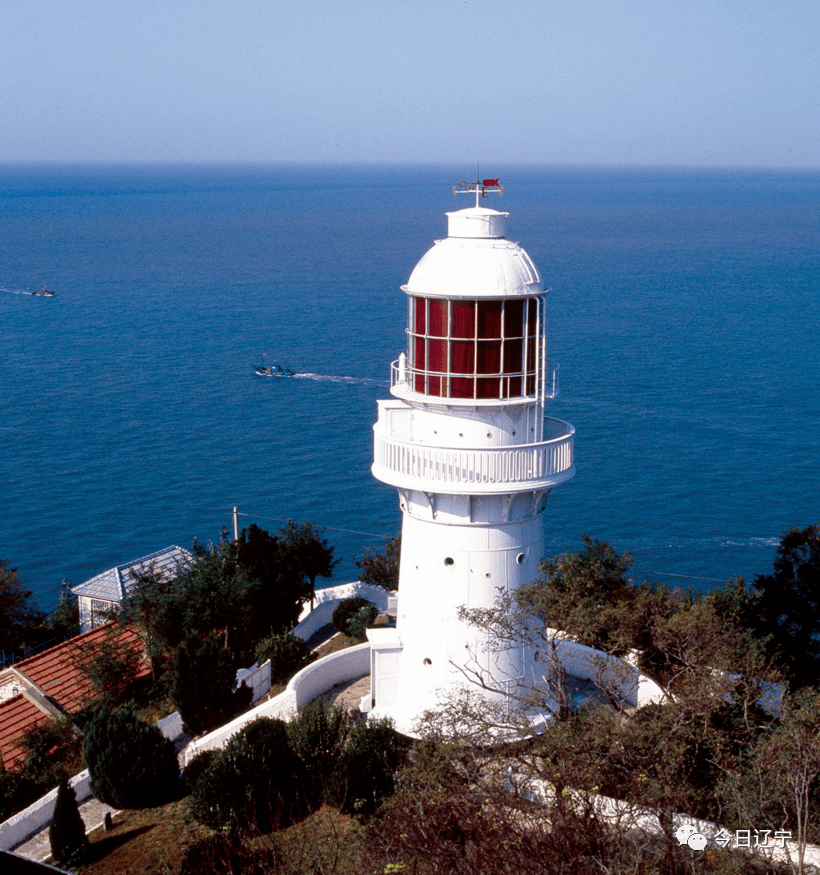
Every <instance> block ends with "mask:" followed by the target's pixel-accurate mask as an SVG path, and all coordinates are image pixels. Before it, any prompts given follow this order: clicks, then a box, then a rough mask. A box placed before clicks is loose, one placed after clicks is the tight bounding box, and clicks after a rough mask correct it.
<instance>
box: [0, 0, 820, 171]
mask: <svg viewBox="0 0 820 875" xmlns="http://www.w3.org/2000/svg"><path fill="white" fill-rule="evenodd" d="M0 45H2V49H0V161H28V160H41V161H53V160H58V161H60V160H63V161H81V160H85V161H101V160H102V161H344V162H349V161H361V162H368V161H390V162H401V161H418V162H428V161H429V162H436V161H446V162H459V163H463V162H464V161H468V162H473V161H481V164H482V166H490V164H492V163H494V162H504V163H519V162H538V163H547V164H552V163H572V164H588V163H596V164H673V165H743V166H786V167H788V166H818V164H820V159H818V155H819V154H820V149H819V148H818V147H819V146H820V51H819V50H818V46H819V45H820V3H818V2H817V0H778V2H777V3H775V2H771V0H765V2H764V0H683V2H682V0H561V2H556V0H541V2H534V0H496V2H489V0H412V2H410V0H356V2H345V0H298V2H297V0H292V2H287V3H285V2H281V0H231V2H227V0H225V2H220V0H201V2H193V0H162V2H155V0H116V2H114V0H2V2H1V3H0Z"/></svg>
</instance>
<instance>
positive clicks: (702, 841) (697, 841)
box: [686, 832, 706, 851]
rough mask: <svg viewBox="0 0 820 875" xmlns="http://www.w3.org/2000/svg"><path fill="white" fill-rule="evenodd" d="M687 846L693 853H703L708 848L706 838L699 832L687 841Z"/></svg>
mask: <svg viewBox="0 0 820 875" xmlns="http://www.w3.org/2000/svg"><path fill="white" fill-rule="evenodd" d="M686 844H687V845H689V847H690V848H691V849H692V850H693V851H702V850H703V849H704V848H705V847H706V836H705V835H701V834H700V833H699V832H693V833H692V835H690V836H689V838H688V839H687V840H686Z"/></svg>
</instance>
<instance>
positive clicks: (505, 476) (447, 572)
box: [369, 203, 637, 731]
mask: <svg viewBox="0 0 820 875" xmlns="http://www.w3.org/2000/svg"><path fill="white" fill-rule="evenodd" d="M506 218H507V214H505V213H500V212H498V211H496V210H489V209H486V208H483V207H480V206H478V203H476V206H475V207H472V208H469V209H466V210H459V211H457V212H453V213H448V221H449V226H448V231H449V236H448V237H447V238H446V239H445V240H439V241H437V242H436V244H435V245H434V246H433V247H432V248H431V249H430V250H428V252H427V253H426V254H425V255H424V256H423V257H422V258H421V260H420V261H419V263H418V264H417V265H416V267H415V268H414V269H413V271H412V273H411V275H410V279H409V280H408V282H407V284H406V285H405V286H403V287H402V290H403V291H404V292H405V293H406V294H407V295H408V296H409V297H410V298H411V301H410V305H409V307H408V319H409V322H408V337H409V338H410V343H411V345H410V346H409V347H408V350H407V358H408V361H409V362H410V363H411V365H412V366H411V367H409V368H407V367H405V371H406V372H407V373H408V374H409V373H410V371H412V370H413V368H415V369H416V370H415V371H414V373H415V374H416V376H415V377H413V376H408V377H407V378H405V379H404V380H401V379H399V376H400V375H399V374H398V371H396V374H397V377H396V380H397V382H395V383H394V385H393V386H392V388H391V394H392V396H393V398H392V399H389V400H385V401H380V402H379V415H378V421H377V423H376V425H375V426H374V462H373V466H372V472H373V475H374V476H375V477H376V478H377V479H379V480H381V481H382V482H384V483H388V484H390V485H392V486H395V487H396V488H397V489H398V491H399V504H400V507H401V510H402V515H403V521H402V547H401V566H400V568H401V570H400V579H399V593H400V597H399V603H398V614H397V621H396V625H397V630H396V632H395V634H394V640H393V641H392V642H388V641H387V640H386V639H385V640H384V641H380V640H379V638H378V635H375V636H374V635H371V636H369V637H370V639H371V641H372V643H373V647H374V656H373V661H372V671H373V677H372V690H371V698H372V699H373V700H375V704H374V708H373V711H374V712H375V713H376V714H378V715H380V716H381V715H386V716H390V717H392V718H393V719H394V720H395V721H396V725H397V726H398V727H399V728H400V729H401V730H403V731H409V730H411V729H412V727H413V726H415V725H416V723H417V721H418V717H419V716H420V715H421V713H422V712H423V711H424V710H427V709H429V708H433V707H435V706H436V704H437V703H438V702H440V701H441V700H442V699H444V698H446V697H447V696H448V694H450V693H455V692H456V691H457V690H458V689H459V688H461V687H463V686H465V685H467V684H470V683H471V677H472V678H475V675H476V673H479V674H481V675H482V676H483V678H484V679H485V680H486V681H487V682H488V683H490V685H491V686H493V687H494V688H496V689H500V690H506V691H507V692H510V691H512V689H513V688H514V687H515V686H517V685H518V684H519V683H521V682H522V681H523V680H524V679H525V678H527V677H530V676H533V675H534V674H535V669H536V666H535V665H534V664H533V661H532V660H533V653H531V652H529V651H527V652H525V650H524V648H523V647H522V648H520V649H515V650H510V651H508V652H503V653H499V652H498V651H497V650H496V649H494V648H492V647H491V646H489V645H490V642H489V641H488V640H487V638H486V636H485V635H484V634H483V633H481V632H480V631H479V630H477V629H476V628H474V627H471V626H468V625H467V624H466V623H463V622H462V621H461V620H459V618H458V612H459V609H460V608H461V607H462V606H466V607H467V608H490V607H492V606H493V604H494V602H495V600H496V598H497V596H498V594H499V592H504V593H511V592H514V591H515V590H516V589H518V587H520V586H521V585H522V584H523V583H526V582H529V581H531V580H533V578H534V577H535V575H536V573H537V562H538V560H539V559H540V558H541V556H542V554H543V520H542V513H543V512H544V509H545V505H546V499H547V495H548V494H549V491H550V490H551V489H552V488H553V487H554V486H556V485H558V484H560V483H563V482H565V481H567V480H569V479H571V478H572V477H573V476H574V473H575V468H574V457H573V453H574V446H573V440H574V432H575V429H574V428H573V427H572V426H571V425H570V424H569V423H566V422H563V421H561V420H556V419H548V420H546V426H545V417H544V412H545V411H544V404H545V400H546V398H547V391H546V375H547V371H548V362H547V359H546V350H547V338H546V328H545V318H544V287H543V284H542V282H541V277H540V275H539V273H538V270H537V268H536V266H535V265H534V264H533V262H532V259H531V258H530V257H529V255H527V253H526V252H525V251H524V250H523V249H522V248H521V247H520V246H519V245H518V244H517V243H512V242H510V241H508V240H506V239H504V237H503V234H504V231H505V223H506ZM522 297H526V298H528V299H530V300H531V301H532V302H533V304H534V306H535V313H536V316H535V318H534V319H533V317H532V316H530V315H528V314H530V313H532V312H533V311H532V305H531V304H528V305H527V306H526V308H524V309H523V310H522V308H521V307H520V306H517V305H516V306H512V305H511V304H510V305H509V306H508V303H504V302H507V301H508V299H517V298H522ZM413 298H417V299H424V298H428V299H429V298H433V299H439V300H441V301H475V302H476V304H475V308H474V309H473V310H472V313H473V316H472V322H469V324H468V322H463V323H459V321H458V320H459V319H466V317H465V316H463V315H462V316H457V315H455V314H456V313H462V314H463V313H469V312H471V311H470V308H469V307H467V308H464V307H463V306H462V307H461V309H459V310H456V309H455V308H454V307H451V306H444V305H441V306H439V305H436V309H435V311H434V310H433V309H432V306H433V305H432V304H431V303H429V302H422V304H423V306H421V307H420V306H419V304H418V302H414V301H413V300H412V299H413ZM488 299H489V300H497V301H501V302H502V304H501V305H500V306H499V307H498V309H497V312H498V314H499V317H498V318H499V319H500V325H499V326H498V327H495V326H494V327H493V328H492V329H490V327H489V326H490V324H492V322H491V317H490V315H489V314H490V313H493V312H495V311H494V310H492V309H490V308H489V306H488V304H487V303H486V302H487V300H488ZM482 301H483V302H484V303H482ZM434 312H435V314H436V316H435V321H434V316H433V314H434ZM482 313H483V314H485V315H484V316H482ZM516 313H518V314H523V315H519V316H516V315H515V314H516ZM508 316H509V318H510V319H511V320H513V321H512V322H510V323H509V325H510V328H511V329H512V332H511V333H507V331H506V326H507V322H506V319H507V318H508ZM482 318H484V319H487V320H490V321H489V322H488V323H487V327H486V328H485V329H482V328H481V325H482V324H484V323H482V322H481V319H482ZM492 318H495V317H492ZM516 319H523V322H522V323H521V327H520V328H518V327H516V328H514V329H513V328H512V326H513V325H515V324H516V323H515V320H516ZM439 320H440V321H439ZM468 321H469V320H468ZM417 323H418V324H417ZM524 326H526V327H524ZM530 329H532V330H534V331H535V334H532V333H531V330H530ZM482 331H484V332H485V333H482ZM462 338H466V339H467V342H468V343H469V342H472V343H473V344H474V347H473V348H474V352H473V353H472V355H468V354H467V352H466V350H465V348H464V347H463V346H458V344H463V342H464V341H463V340H462ZM495 338H499V339H498V340H496V339H495ZM501 338H504V340H503V346H502V343H501V340H500V339H501ZM485 341H486V342H488V343H493V344H494V346H492V347H489V346H488V347H486V348H485V349H486V350H495V349H496V348H497V349H498V356H499V360H498V363H497V364H495V365H494V367H495V368H496V369H498V370H497V371H495V370H494V371H492V373H496V372H497V373H499V374H500V373H507V371H505V370H504V368H503V367H502V358H503V357H504V356H509V357H510V358H509V359H504V363H505V367H506V364H507V363H510V362H513V363H515V362H520V366H521V367H522V368H523V370H522V371H521V373H522V374H524V375H525V378H524V379H523V380H522V382H521V383H520V384H519V385H520V389H521V390H522V391H525V392H527V394H526V396H520V395H518V394H517V393H512V392H511V391H510V392H508V393H507V394H509V395H510V397H506V395H504V389H503V382H502V383H499V397H495V398H493V399H488V398H479V397H478V396H479V395H480V394H481V393H480V392H479V391H478V387H479V386H480V385H485V384H483V383H481V381H482V379H485V378H486V376H487V374H488V373H489V372H488V371H487V370H486V368H487V367H488V366H489V361H490V358H486V359H482V356H481V355H480V354H479V353H480V350H481V344H482V343H483V342H485ZM530 343H532V346H528V344H530ZM419 349H426V350H427V352H425V353H424V355H422V353H421V352H418V353H417V350H419ZM432 350H435V352H432ZM448 350H451V352H448ZM456 351H459V355H460V356H462V355H463V361H464V362H469V361H472V362H473V364H472V365H471V367H473V368H475V369H476V370H475V372H473V373H470V372H469V371H468V372H467V373H461V372H459V374H458V375H454V379H458V380H461V381H462V382H463V384H464V385H463V386H461V384H459V386H460V388H459V389H458V390H456V389H454V388H453V385H454V384H451V383H450V382H447V383H442V382H440V381H441V380H444V379H445V376H444V375H445V374H446V375H450V371H449V367H450V365H448V364H447V362H446V361H444V360H443V359H442V356H443V357H444V358H446V357H447V356H449V355H451V353H452V354H453V355H455V353H456ZM522 351H523V352H522ZM530 353H531V354H530ZM494 354H495V353H493V355H494ZM434 355H435V356H436V358H435V360H434V359H433V358H432V357H433V356H434ZM488 355H489V353H488ZM417 359H418V362H420V363H421V364H418V363H417ZM439 359H442V360H441V361H440V360H439ZM482 361H484V365H483V367H484V368H485V370H483V371H482V370H480V368H481V367H482V364H481V363H482ZM552 370H553V369H552V366H551V365H550V366H549V371H550V373H551V372H552ZM513 372H516V373H517V368H516V369H513V371H510V373H513ZM449 379H450V377H449V376H447V380H449ZM408 381H413V385H412V386H411V385H410V382H408ZM527 384H531V385H532V389H530V390H528V389H527V388H526V386H527ZM512 385H514V384H511V386H512ZM425 387H427V388H428V389H429V391H430V392H442V393H443V394H444V395H446V396H447V397H441V396H438V395H433V394H431V395H425V394H424V392H425V391H426V390H425ZM442 387H444V388H442ZM465 387H467V388H465ZM470 387H471V388H470ZM513 394H515V397H512V396H513ZM451 395H459V396H460V397H457V398H456V397H450V396H451ZM470 396H472V397H470ZM565 650H566V653H567V656H568V657H570V656H571V654H570V650H571V648H565ZM474 689H478V688H477V687H474ZM482 694H484V695H487V697H488V698H490V699H497V698H499V697H501V696H503V693H502V692H487V691H486V690H484V691H482ZM636 695H637V691H636Z"/></svg>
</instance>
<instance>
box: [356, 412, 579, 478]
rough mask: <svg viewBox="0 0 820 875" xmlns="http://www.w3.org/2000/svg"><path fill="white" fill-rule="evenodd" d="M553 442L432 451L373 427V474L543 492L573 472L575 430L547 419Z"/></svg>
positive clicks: (440, 448) (434, 449)
mask: <svg viewBox="0 0 820 875" xmlns="http://www.w3.org/2000/svg"><path fill="white" fill-rule="evenodd" d="M547 425H548V426H549V432H550V433H552V434H555V435H556V436H555V437H553V438H552V439H551V440H547V441H542V442H540V443H536V444H522V445H520V446H510V447H492V448H488V449H469V450H468V449H464V450H462V449H458V448H453V447H435V446H430V445H428V444H416V443H410V442H408V441H403V440H399V439H397V438H394V437H391V436H389V435H386V434H382V433H380V432H379V431H378V430H376V429H378V426H377V427H376V429H374V435H375V453H374V464H373V473H374V474H375V475H376V476H377V477H378V478H379V479H380V480H382V481H383V482H386V483H391V484H393V485H397V486H405V487H411V488H417V489H426V488H435V489H439V488H441V489H445V490H452V491H455V492H476V493H479V492H486V493H491V492H499V491H503V489H499V487H509V488H510V489H511V490H512V491H524V490H527V489H534V488H541V487H544V486H551V485H555V484H557V483H562V482H564V481H565V480H568V479H569V478H570V477H571V476H572V474H573V473H574V472H573V441H574V436H575V429H574V428H573V427H572V426H571V425H570V424H569V423H566V422H563V421H561V420H557V419H551V420H547Z"/></svg>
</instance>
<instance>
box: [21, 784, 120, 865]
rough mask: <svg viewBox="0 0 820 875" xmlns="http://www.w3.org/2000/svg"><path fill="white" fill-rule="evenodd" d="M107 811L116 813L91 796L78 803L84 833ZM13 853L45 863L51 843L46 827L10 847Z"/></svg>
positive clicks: (88, 831) (93, 826)
mask: <svg viewBox="0 0 820 875" xmlns="http://www.w3.org/2000/svg"><path fill="white" fill-rule="evenodd" d="M107 811H110V812H111V816H112V817H113V816H114V815H115V814H117V813H118V811H117V809H116V808H112V807H111V806H110V805H104V804H103V803H102V802H98V801H97V800H96V799H94V798H93V797H91V798H90V799H87V800H86V801H85V802H82V803H80V817H82V819H83V823H84V824H85V831H86V834H88V833H90V832H91V831H92V830H94V829H97V828H98V827H101V826H102V823H103V818H104V817H105V814H106V812H107ZM11 850H12V851H14V853H15V854H19V855H20V856H21V857H28V859H29V860H36V861H37V862H38V863H46V862H48V861H49V860H50V859H51V845H50V844H49V842H48V827H45V828H44V829H41V830H40V832H37V833H35V834H34V835H33V836H31V837H30V838H28V839H26V840H25V841H24V842H23V843H22V844H20V845H17V847H16V848H12V849H11Z"/></svg>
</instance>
